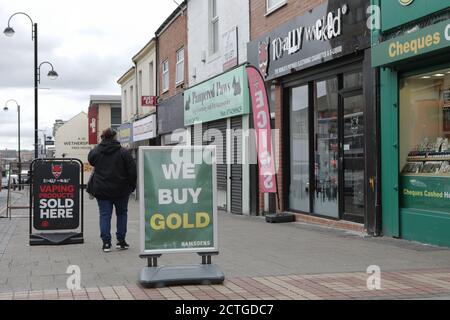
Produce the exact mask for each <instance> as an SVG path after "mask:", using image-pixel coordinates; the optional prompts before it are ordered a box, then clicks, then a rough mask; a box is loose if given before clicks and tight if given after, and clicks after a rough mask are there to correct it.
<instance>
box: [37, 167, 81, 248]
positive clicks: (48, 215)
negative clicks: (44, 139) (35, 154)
mask: <svg viewBox="0 0 450 320" xmlns="http://www.w3.org/2000/svg"><path fill="white" fill-rule="evenodd" d="M30 172H31V178H32V183H31V187H32V191H31V192H30V245H62V244H76V243H83V225H82V224H83V192H82V186H83V175H82V172H83V164H82V163H81V161H80V160H78V159H36V160H34V161H33V162H32V164H31V167H30ZM79 229H81V231H80V230H79Z"/></svg>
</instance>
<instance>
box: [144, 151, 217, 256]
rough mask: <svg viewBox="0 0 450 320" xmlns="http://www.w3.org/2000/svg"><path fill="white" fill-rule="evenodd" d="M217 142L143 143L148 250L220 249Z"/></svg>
mask: <svg viewBox="0 0 450 320" xmlns="http://www.w3.org/2000/svg"><path fill="white" fill-rule="evenodd" d="M215 170H216V169H215V148H214V147H211V146H198V147H141V148H139V177H140V179H139V181H140V208H141V251H142V253H143V254H160V253H170V252H211V251H217V248H218V247H217V206H216V178H215V177H216V175H215V174H216V172H215Z"/></svg>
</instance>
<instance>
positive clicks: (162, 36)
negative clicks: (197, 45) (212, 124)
mask: <svg viewBox="0 0 450 320" xmlns="http://www.w3.org/2000/svg"><path fill="white" fill-rule="evenodd" d="M187 12H188V11H187V7H186V2H182V3H181V4H180V5H179V6H178V7H177V8H176V9H175V10H174V12H173V13H172V14H171V15H170V16H169V17H168V18H167V19H166V20H165V21H164V22H163V24H162V25H161V26H160V27H159V28H158V30H157V31H156V37H157V39H158V134H159V135H160V136H161V145H175V144H186V143H187V140H188V139H187V131H186V129H185V128H184V114H183V94H184V90H185V88H186V87H187V86H188V81H189V77H188V40H187V39H188V38H187V14H188V13H187Z"/></svg>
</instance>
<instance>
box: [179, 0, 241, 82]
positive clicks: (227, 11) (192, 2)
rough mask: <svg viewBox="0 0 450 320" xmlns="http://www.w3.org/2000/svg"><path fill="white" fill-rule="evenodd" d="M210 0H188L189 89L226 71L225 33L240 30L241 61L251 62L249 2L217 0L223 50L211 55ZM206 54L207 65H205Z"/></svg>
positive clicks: (221, 48) (220, 42)
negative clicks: (224, 57) (249, 51)
mask: <svg viewBox="0 0 450 320" xmlns="http://www.w3.org/2000/svg"><path fill="white" fill-rule="evenodd" d="M208 4H209V0H188V3H187V5H188V11H187V12H188V52H189V55H188V57H189V86H190V87H192V86H194V85H195V84H197V83H200V82H202V81H204V80H207V79H209V78H211V77H213V76H214V75H217V74H220V73H222V72H223V57H222V56H223V43H222V41H221V37H222V34H224V33H225V32H227V31H228V30H230V29H231V28H232V27H233V26H237V27H238V50H239V61H238V63H239V64H241V63H244V62H246V61H247V43H248V42H249V41H250V22H249V3H248V1H242V0H217V6H218V8H217V9H218V15H219V51H218V54H215V55H210V54H209V5H208ZM202 51H205V52H206V62H202ZM193 75H196V77H195V78H194V77H193Z"/></svg>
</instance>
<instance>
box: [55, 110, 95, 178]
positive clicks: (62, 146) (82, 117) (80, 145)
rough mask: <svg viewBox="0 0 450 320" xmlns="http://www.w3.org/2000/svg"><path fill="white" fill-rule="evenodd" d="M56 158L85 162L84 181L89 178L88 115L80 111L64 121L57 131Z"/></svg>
mask: <svg viewBox="0 0 450 320" xmlns="http://www.w3.org/2000/svg"><path fill="white" fill-rule="evenodd" d="M54 138H55V158H75V159H79V160H80V161H81V162H82V163H83V167H84V181H87V180H86V179H89V175H90V173H91V166H90V165H89V162H88V154H89V151H91V149H92V148H93V146H92V145H90V144H89V133H88V115H87V113H86V112H80V113H79V114H77V115H76V116H74V117H73V118H72V119H70V120H68V121H64V124H62V125H61V126H59V128H58V129H57V130H56V131H55V136H54Z"/></svg>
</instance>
